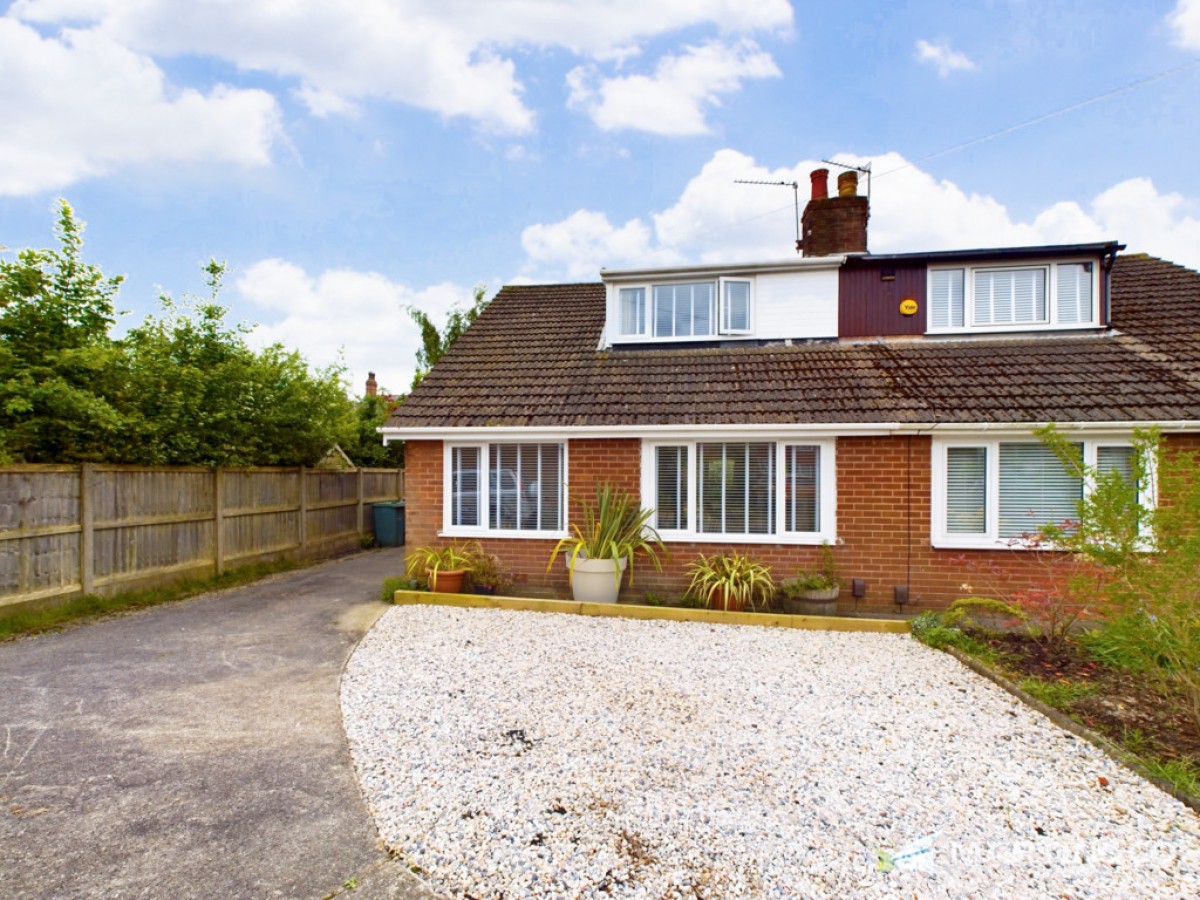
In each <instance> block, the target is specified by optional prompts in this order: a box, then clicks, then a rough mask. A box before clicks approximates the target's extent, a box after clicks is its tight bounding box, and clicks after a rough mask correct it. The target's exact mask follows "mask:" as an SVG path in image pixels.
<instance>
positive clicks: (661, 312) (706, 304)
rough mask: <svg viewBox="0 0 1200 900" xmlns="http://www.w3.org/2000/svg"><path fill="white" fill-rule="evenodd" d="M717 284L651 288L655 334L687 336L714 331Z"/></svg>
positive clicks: (664, 285)
mask: <svg viewBox="0 0 1200 900" xmlns="http://www.w3.org/2000/svg"><path fill="white" fill-rule="evenodd" d="M716 325H717V317H716V285H715V284H714V283H713V282H711V281H701V282H695V283H692V284H657V285H655V286H654V333H655V335H656V336H658V337H690V336H693V335H709V334H714V333H715V332H716Z"/></svg>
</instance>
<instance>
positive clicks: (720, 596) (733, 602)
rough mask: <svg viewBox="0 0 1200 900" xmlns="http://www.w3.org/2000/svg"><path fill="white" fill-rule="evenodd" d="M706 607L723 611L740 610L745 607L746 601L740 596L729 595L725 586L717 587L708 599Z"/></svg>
mask: <svg viewBox="0 0 1200 900" xmlns="http://www.w3.org/2000/svg"><path fill="white" fill-rule="evenodd" d="M708 608H709V609H719V610H722V611H724V612H742V611H743V610H745V608H746V601H745V600H743V599H742V598H740V597H730V596H729V595H728V594H727V593H726V592H725V588H717V589H716V591H714V592H713V595H712V597H711V598H710V599H709V601H708Z"/></svg>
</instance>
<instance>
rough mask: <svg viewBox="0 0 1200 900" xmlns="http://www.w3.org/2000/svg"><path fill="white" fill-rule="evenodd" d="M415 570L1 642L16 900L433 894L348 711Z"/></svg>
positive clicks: (11, 889)
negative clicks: (364, 778)
mask: <svg viewBox="0 0 1200 900" xmlns="http://www.w3.org/2000/svg"><path fill="white" fill-rule="evenodd" d="M402 570H403V551H402V550H399V549H394V550H379V551H374V552H371V553H365V554H360V555H357V556H353V557H348V558H344V559H341V560H335V561H332V562H327V563H323V564H321V565H318V566H315V567H312V568H308V569H303V570H300V571H296V572H290V573H286V574H283V575H277V576H273V577H271V578H268V579H266V580H264V581H260V582H258V583H256V584H252V585H248V586H245V587H240V588H233V589H230V590H226V591H221V592H217V593H212V594H205V595H203V596H199V597H195V598H192V599H190V600H185V601H182V602H179V603H173V604H167V605H164V606H159V607H156V608H153V609H148V610H144V611H141V612H137V613H132V614H129V615H123V616H118V617H113V618H107V619H102V620H99V621H95V622H89V623H85V624H82V625H77V626H73V627H71V628H70V629H68V630H66V631H63V632H58V633H52V634H45V635H40V636H34V637H28V638H21V639H18V640H15V641H9V642H0V896H3V897H38V898H48V897H55V898H57V897H70V898H94V897H105V898H116V897H155V898H157V897H164V898H186V897H223V898H224V897H289V898H290V897H296V898H310V897H312V898H320V897H326V896H329V895H331V894H334V893H337V892H343V894H344V896H346V897H351V898H406V900H407V898H419V897H431V896H432V894H430V893H429V892H428V891H427V890H426V889H425V888H424V886H423V885H422V884H421V883H420V882H418V881H417V879H416V878H414V877H413V876H412V875H410V874H409V872H408V870H407V869H406V868H405V867H404V866H403V865H402V864H401V863H399V862H396V861H393V860H391V859H390V858H389V857H388V856H387V854H386V853H385V852H384V850H383V848H382V845H381V844H380V842H379V840H378V836H377V835H376V832H375V827H374V825H373V823H372V822H371V819H370V816H369V814H368V812H367V809H366V807H365V806H364V804H363V801H362V798H361V796H360V794H359V789H358V783H357V781H356V779H355V776H354V771H353V767H352V765H351V761H350V754H349V751H348V749H347V746H346V738H345V735H344V734H343V732H342V721H341V713H340V711H339V708H338V679H339V677H340V675H341V671H342V667H343V665H344V664H345V661H346V659H347V657H348V656H349V655H350V653H351V651H352V650H353V649H354V646H355V644H356V643H357V642H358V640H359V638H360V637H361V636H362V635H363V634H364V633H365V632H366V630H367V629H368V628H370V626H371V625H372V624H373V623H374V621H375V620H376V618H378V616H379V615H380V614H381V613H382V612H383V610H384V609H386V607H385V606H384V604H382V603H380V602H379V600H378V597H379V589H380V586H381V584H382V582H383V579H384V578H385V577H387V576H389V575H396V574H399V573H400V572H401V571H402Z"/></svg>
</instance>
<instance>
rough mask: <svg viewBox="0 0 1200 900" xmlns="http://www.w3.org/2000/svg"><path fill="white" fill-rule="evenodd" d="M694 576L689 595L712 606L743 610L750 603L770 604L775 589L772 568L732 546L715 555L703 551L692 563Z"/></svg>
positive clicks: (689, 570) (690, 569)
mask: <svg viewBox="0 0 1200 900" xmlns="http://www.w3.org/2000/svg"><path fill="white" fill-rule="evenodd" d="M688 572H689V573H690V574H691V576H692V580H691V582H690V583H689V584H688V590H687V592H688V595H689V596H691V597H694V598H695V599H697V600H699V601H700V602H701V603H703V604H704V605H705V606H707V607H708V608H709V609H722V610H725V611H726V612H741V611H742V610H743V609H745V608H746V607H747V606H748V607H750V608H751V609H756V608H757V607H758V606H759V605H760V604H761V605H762V606H766V604H767V603H768V601H769V600H770V599H771V595H772V594H774V593H775V581H774V579H772V578H771V570H770V569H769V568H767V567H766V566H764V565H763V564H762V563H758V562H755V561H754V560H753V559H751V558H750V557H749V556H743V555H742V554H740V553H735V552H733V551H732V550H731V551H729V552H728V553H718V554H716V555H714V556H705V555H704V554H700V558H699V559H698V560H696V561H695V562H693V563H690V564H689V565H688Z"/></svg>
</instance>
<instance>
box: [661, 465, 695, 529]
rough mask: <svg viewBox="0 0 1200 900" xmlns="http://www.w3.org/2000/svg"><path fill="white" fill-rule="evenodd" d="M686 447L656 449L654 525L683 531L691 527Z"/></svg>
mask: <svg viewBox="0 0 1200 900" xmlns="http://www.w3.org/2000/svg"><path fill="white" fill-rule="evenodd" d="M687 458H688V454H687V447H658V448H656V449H655V465H654V470H655V474H654V483H655V491H654V494H655V500H654V511H655V527H656V528H659V529H677V530H682V529H685V528H687V526H688V517H687V503H688V483H687V477H688V476H687Z"/></svg>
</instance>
